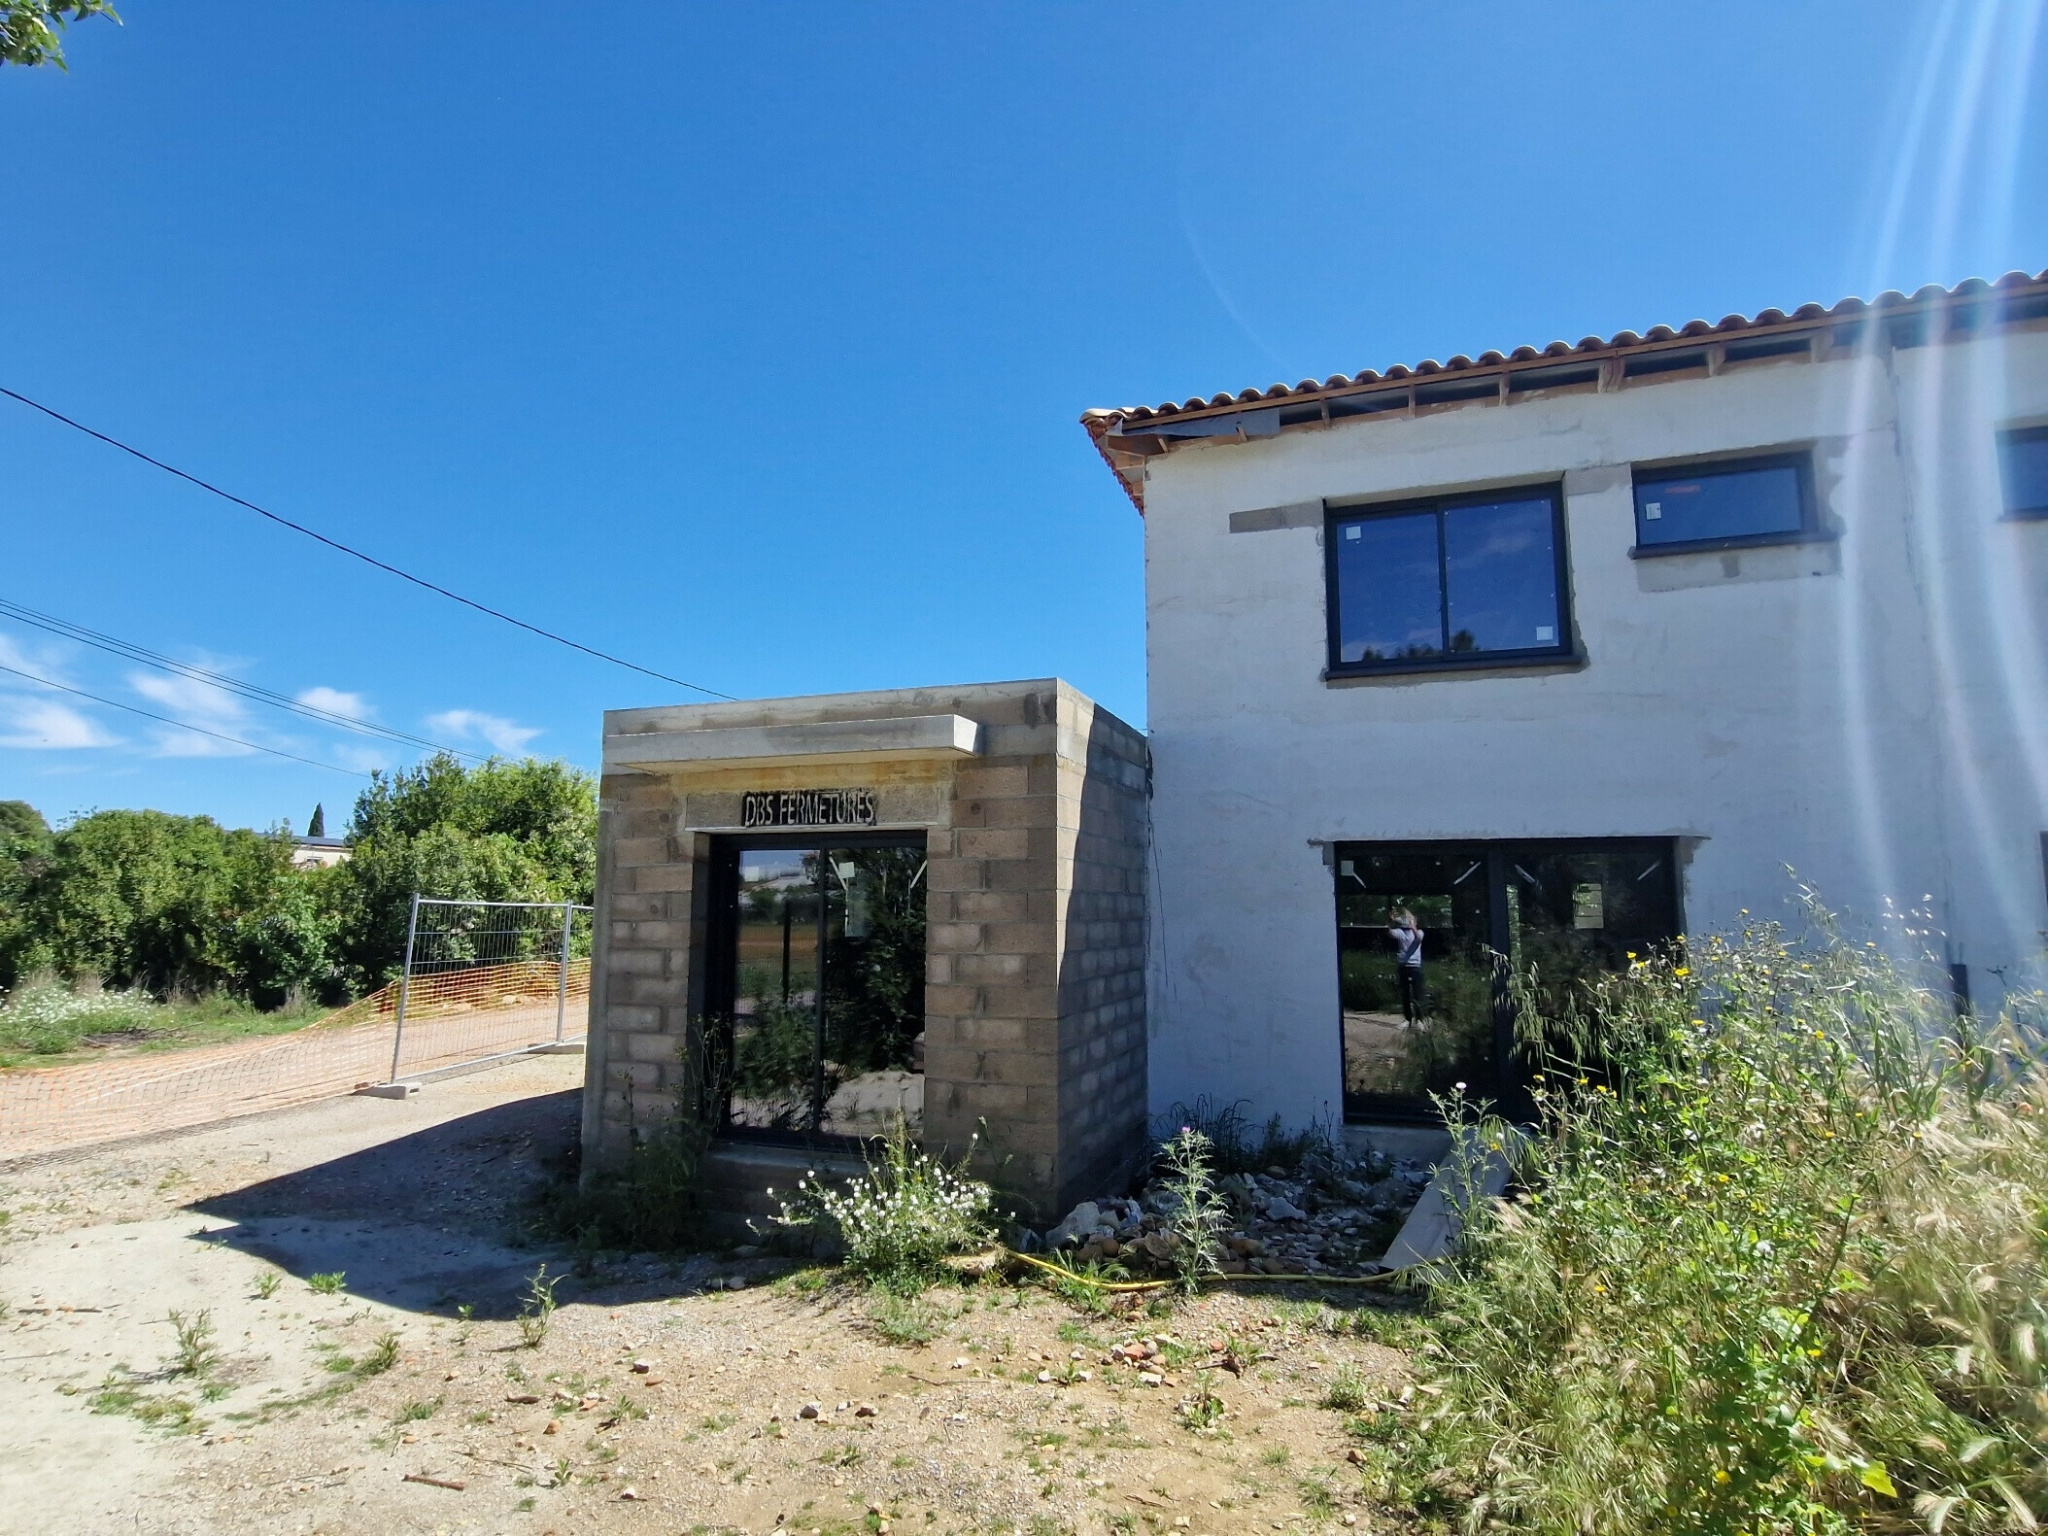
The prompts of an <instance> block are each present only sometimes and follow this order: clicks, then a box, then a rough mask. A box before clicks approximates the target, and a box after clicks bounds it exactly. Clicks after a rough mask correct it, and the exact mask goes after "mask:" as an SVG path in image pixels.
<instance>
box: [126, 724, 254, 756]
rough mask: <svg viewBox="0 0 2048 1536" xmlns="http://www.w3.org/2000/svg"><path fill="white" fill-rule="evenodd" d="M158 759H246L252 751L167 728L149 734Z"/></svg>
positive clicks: (225, 742) (174, 728)
mask: <svg viewBox="0 0 2048 1536" xmlns="http://www.w3.org/2000/svg"><path fill="white" fill-rule="evenodd" d="M150 739H151V741H153V742H154V743H155V747H156V755H157V756H158V757H247V756H248V755H249V753H250V752H251V751H252V750H253V749H252V748H249V747H243V746H237V745H236V744H235V743H234V742H232V741H222V740H221V739H220V738H219V737H218V736H202V735H200V734H199V733H198V732H197V731H181V730H179V729H177V727H175V726H167V727H164V728H163V729H160V730H155V731H151V732H150Z"/></svg>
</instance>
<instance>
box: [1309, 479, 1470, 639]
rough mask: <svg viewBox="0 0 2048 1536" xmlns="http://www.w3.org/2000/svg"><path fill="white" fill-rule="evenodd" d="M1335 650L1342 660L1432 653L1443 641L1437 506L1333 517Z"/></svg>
mask: <svg viewBox="0 0 2048 1536" xmlns="http://www.w3.org/2000/svg"><path fill="white" fill-rule="evenodd" d="M1332 537H1333V538H1334V539H1335V540H1336V549H1337V553H1336V560H1337V603H1338V618H1337V656H1338V660H1339V661H1341V662H1346V663H1350V662H1361V661H1395V660H1401V659H1404V658H1412V657H1423V656H1435V655H1437V654H1439V652H1440V651H1441V650H1442V648H1443V639H1444V615H1443V602H1442V573H1441V572H1440V571H1439V570H1438V568H1437V530H1436V514H1435V513H1434V512H1413V513H1402V514H1397V515H1394V516H1382V517H1367V518H1360V519H1359V520H1358V521H1356V522H1348V523H1338V524H1337V525H1336V526H1335V528H1334V529H1333V530H1332Z"/></svg>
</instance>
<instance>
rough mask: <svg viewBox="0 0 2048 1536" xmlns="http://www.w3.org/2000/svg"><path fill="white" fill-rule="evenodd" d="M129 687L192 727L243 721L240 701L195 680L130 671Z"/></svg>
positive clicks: (211, 685) (212, 686)
mask: <svg viewBox="0 0 2048 1536" xmlns="http://www.w3.org/2000/svg"><path fill="white" fill-rule="evenodd" d="M128 686H129V687H130V688H133V689H134V690H135V691H136V692H137V693H139V694H141V695H142V696H143V697H144V698H145V699H149V700H150V701H152V702H153V703H157V704H161V705H162V706H163V707H164V708H165V709H168V710H169V711H170V712H171V713H172V714H173V715H175V716H176V717H177V718H178V719H180V720H190V721H191V722H192V723H193V724H194V725H206V726H221V725H232V724H234V723H235V722H237V721H239V720H240V719H241V718H242V715H243V713H244V711H243V709H242V701H241V700H240V699H238V698H236V697H235V696H234V695H233V694H232V693H229V692H228V691H227V689H225V688H217V687H215V686H214V685H213V684H212V683H203V682H201V681H200V680H199V679H197V678H194V677H181V676H177V675H175V674H174V675H171V676H168V677H155V676H152V675H151V674H150V673H147V672H130V673H129V674H128Z"/></svg>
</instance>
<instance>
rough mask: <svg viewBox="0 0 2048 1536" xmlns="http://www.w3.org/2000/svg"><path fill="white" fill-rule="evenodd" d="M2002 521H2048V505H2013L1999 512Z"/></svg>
mask: <svg viewBox="0 0 2048 1536" xmlns="http://www.w3.org/2000/svg"><path fill="white" fill-rule="evenodd" d="M1998 520H1999V521H2000V522H2001V523H2048V507H2013V508H2011V509H2009V510H2007V511H2005V512H2002V513H2000V514H1999V518H1998Z"/></svg>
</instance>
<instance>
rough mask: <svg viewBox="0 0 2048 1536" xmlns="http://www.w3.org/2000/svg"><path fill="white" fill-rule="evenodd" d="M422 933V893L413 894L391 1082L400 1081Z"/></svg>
mask: <svg viewBox="0 0 2048 1536" xmlns="http://www.w3.org/2000/svg"><path fill="white" fill-rule="evenodd" d="M419 931H420V893H419V892H418V891H414V892H413V893H412V912H411V913H410V914H409V915H408V916H407V918H406V920H405V970H404V972H403V973H402V974H401V975H400V976H399V978H398V1028H397V1029H395V1030H393V1031H392V1033H391V1081H392V1082H394V1083H395V1082H397V1081H398V1053H399V1050H400V1049H401V1048H402V1047H403V1046H404V1044H405V1002H406V998H407V997H408V995H410V993H411V992H412V941H413V938H414V936H415V935H417V934H418V933H419Z"/></svg>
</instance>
